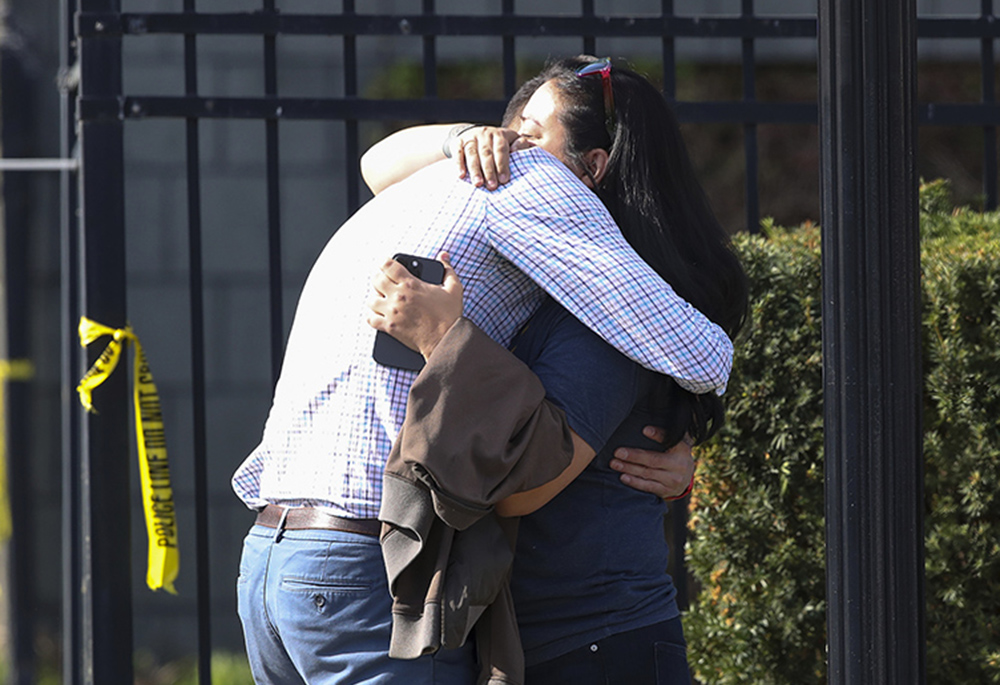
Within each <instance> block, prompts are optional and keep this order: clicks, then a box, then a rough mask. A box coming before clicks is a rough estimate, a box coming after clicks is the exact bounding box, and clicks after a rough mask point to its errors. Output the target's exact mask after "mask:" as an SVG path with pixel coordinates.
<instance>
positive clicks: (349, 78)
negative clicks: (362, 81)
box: [343, 0, 361, 214]
mask: <svg viewBox="0 0 1000 685" xmlns="http://www.w3.org/2000/svg"><path fill="white" fill-rule="evenodd" d="M343 13H344V15H345V16H350V15H352V14H354V0H344V7H343ZM343 40H344V97H345V98H356V97H357V96H358V46H357V37H356V36H353V35H350V34H346V33H345V34H344V39H343ZM344 136H345V142H346V147H347V155H346V157H345V159H346V165H347V168H346V169H345V170H344V171H345V173H344V177H345V178H346V179H347V208H348V211H349V212H350V213H351V214H353V213H354V212H355V211H356V210H357V208H358V207H359V206H360V205H361V185H360V181H359V180H358V173H359V172H358V159H359V158H360V157H361V154H360V152H361V151H360V149H359V148H360V145H359V144H358V120H357V119H346V120H345V121H344Z"/></svg>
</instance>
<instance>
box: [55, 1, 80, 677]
mask: <svg viewBox="0 0 1000 685" xmlns="http://www.w3.org/2000/svg"><path fill="white" fill-rule="evenodd" d="M74 6H75V1H74V0H61V2H60V11H61V12H60V16H61V26H60V47H59V64H60V67H61V69H62V72H61V75H60V84H59V85H60V93H59V107H60V115H61V117H60V122H61V123H62V130H61V131H60V134H59V150H60V156H61V157H62V158H63V159H68V158H69V157H70V156H71V155H72V154H73V149H74V147H75V142H76V108H75V107H74V101H75V92H74V91H75V89H76V87H77V86H76V84H74V83H72V81H71V78H70V74H71V73H73V72H72V71H71V66H72V64H73V62H74V61H75V54H76V51H75V50H74V49H73V47H72V46H73V44H74V35H73V11H74ZM75 181H76V179H75V178H72V177H71V176H70V173H69V172H68V171H63V172H61V173H60V178H59V193H60V217H59V235H60V237H59V299H60V309H61V317H62V324H61V327H60V332H61V334H62V339H61V341H60V346H59V348H60V349H59V351H60V355H61V357H62V364H61V369H60V381H61V382H60V386H61V388H62V393H61V397H60V409H61V414H62V510H61V512H60V519H61V521H62V530H61V536H62V652H63V654H62V676H63V680H62V681H63V682H64V683H67V685H76V684H77V683H81V682H83V659H82V655H83V649H82V647H83V643H82V641H81V635H80V629H81V627H82V625H83V608H82V602H81V597H80V587H81V586H82V584H83V568H82V566H81V562H82V558H83V557H82V553H81V548H82V545H83V530H82V529H81V527H80V516H79V512H80V511H81V505H80V478H79V474H80V473H81V472H82V470H81V461H80V451H81V435H82V431H81V428H80V422H81V416H80V403H79V402H78V401H77V398H76V393H75V392H73V385H74V384H75V383H76V382H77V381H78V380H79V379H80V376H81V375H82V369H81V364H80V354H79V349H80V346H79V345H78V344H77V343H76V339H75V338H76V324H77V320H78V319H79V318H80V292H79V281H80V273H79V260H80V248H79V233H78V231H77V211H76V210H77V208H78V206H79V205H78V203H77V187H76V183H75Z"/></svg>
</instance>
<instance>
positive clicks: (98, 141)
mask: <svg viewBox="0 0 1000 685" xmlns="http://www.w3.org/2000/svg"><path fill="white" fill-rule="evenodd" d="M78 6H79V8H80V10H81V11H84V12H102V13H107V14H108V15H109V16H113V15H115V14H119V13H120V12H121V6H120V3H119V1H118V0H79V5H78ZM99 24H100V25H99V27H98V35H96V36H93V37H83V36H80V35H79V32H78V35H77V48H78V50H79V53H78V54H79V63H80V89H79V98H80V101H86V99H87V98H90V97H103V98H119V97H121V94H122V68H121V67H122V62H121V57H122V55H121V51H122V39H121V35H115V34H114V28H115V27H114V26H113V25H104V24H101V23H100V22H99ZM81 111H82V109H81ZM122 124H123V120H122V117H113V118H107V119H101V118H98V119H91V120H88V119H83V120H81V121H80V125H79V140H80V174H79V182H80V195H79V201H80V250H81V260H82V264H81V273H80V278H81V292H80V295H81V297H82V307H81V313H82V314H83V315H84V316H87V317H89V318H91V319H93V320H95V321H97V322H99V323H102V324H105V325H107V326H113V327H115V328H118V327H123V326H125V324H126V315H125V303H126V297H125V198H124V185H125V182H124V170H123V165H124V154H123V135H122V134H123V125H122ZM94 346H95V347H98V346H100V344H99V343H98V344H95V345H94ZM100 351H101V350H99V349H98V350H93V351H90V352H89V353H88V358H89V360H91V361H92V360H93V359H95V358H96V357H97V355H98V354H99V353H100ZM128 372H129V366H128V364H125V365H124V366H123V368H121V369H119V370H118V371H117V372H115V373H114V374H112V375H111V377H110V378H109V379H108V381H107V382H105V383H104V385H102V386H101V387H100V388H98V389H97V390H96V392H95V394H94V401H95V405H96V407H97V408H98V410H99V411H100V413H99V414H88V415H87V416H86V418H85V419H84V420H83V421H82V426H81V428H82V440H81V448H82V450H81V462H82V469H81V479H80V504H81V508H80V524H81V527H82V531H83V536H84V539H83V545H82V550H81V551H82V557H83V558H82V570H83V579H82V581H83V582H82V587H81V590H82V612H81V613H82V618H83V625H82V626H81V643H82V649H83V658H82V666H83V681H84V682H85V683H88V684H90V683H95V684H99V685H103V684H104V683H131V682H132V680H133V672H132V577H131V568H130V560H131V552H130V547H131V545H130V540H131V525H130V516H129V514H130V512H129V483H130V479H129V462H130V459H129V434H130V430H129V428H130V427H129V395H128V383H127V376H128Z"/></svg>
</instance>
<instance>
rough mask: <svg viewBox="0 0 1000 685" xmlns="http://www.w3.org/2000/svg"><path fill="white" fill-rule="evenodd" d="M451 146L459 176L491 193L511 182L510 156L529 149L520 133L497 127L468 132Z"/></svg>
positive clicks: (479, 127)
mask: <svg viewBox="0 0 1000 685" xmlns="http://www.w3.org/2000/svg"><path fill="white" fill-rule="evenodd" d="M450 145H451V152H452V157H453V158H454V159H455V161H456V162H457V164H458V172H459V177H460V178H465V177H466V176H469V180H471V181H472V182H473V183H474V184H475V185H476V186H486V188H488V189H489V190H496V189H497V188H499V187H500V186H501V185H503V184H504V183H507V182H508V181H510V153H511V152H512V151H514V150H518V149H520V148H522V147H527V146H528V145H527V143H525V142H524V140H523V139H522V138H521V136H520V134H519V133H518V132H517V131H515V130H513V129H510V128H498V127H496V126H476V127H475V128H470V129H467V130H466V131H464V132H463V133H462V134H461V135H460V136H458V137H457V138H456V139H455V140H454V141H451V143H450Z"/></svg>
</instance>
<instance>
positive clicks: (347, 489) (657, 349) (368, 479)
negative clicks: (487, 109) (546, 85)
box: [233, 148, 733, 518]
mask: <svg viewBox="0 0 1000 685" xmlns="http://www.w3.org/2000/svg"><path fill="white" fill-rule="evenodd" d="M455 175H456V174H455V168H454V164H453V163H452V162H450V161H445V162H441V163H439V164H435V165H432V166H430V167H428V168H426V169H423V170H422V171H420V172H418V173H417V174H414V175H413V176H412V177H410V178H408V179H406V180H405V181H403V182H401V183H397V184H396V185H394V186H392V187H390V188H388V189H386V190H385V191H383V192H382V193H380V194H379V195H378V197H376V198H375V199H373V200H372V201H370V202H369V203H367V204H366V205H365V206H364V207H362V208H361V209H360V210H359V211H358V212H357V213H356V214H355V215H354V216H353V217H351V218H350V219H349V220H348V221H347V222H346V223H345V224H344V225H343V226H342V227H341V228H340V229H339V230H338V231H337V233H336V234H335V235H334V236H333V237H332V238H331V239H330V241H329V243H328V244H327V246H326V247H325V248H324V250H323V252H322V253H321V254H320V256H319V258H318V259H317V261H316V263H315V264H314V265H313V268H312V271H311V272H310V274H309V277H308V279H307V281H306V284H305V286H304V288H303V291H302V295H301V298H300V300H299V304H298V308H297V310H296V313H295V320H294V322H293V324H292V329H291V333H290V335H289V339H288V345H287V348H286V350H285V359H284V363H283V366H282V369H281V377H280V379H279V380H278V384H277V387H276V388H275V393H274V402H273V404H272V406H271V411H270V414H269V415H268V417H267V422H266V424H265V426H264V435H263V439H262V440H261V443H260V445H258V447H257V448H256V449H255V450H254V451H253V452H252V453H251V454H250V455H249V456H248V457H247V459H246V460H245V461H244V462H243V464H242V465H241V466H240V468H239V469H238V470H237V472H236V474H235V475H234V476H233V488H234V490H235V491H236V493H237V495H239V497H240V498H241V499H242V500H243V501H244V502H245V503H246V504H247V506H249V507H251V508H259V507H262V506H263V505H264V504H266V503H267V502H275V503H281V504H284V505H288V506H314V507H322V508H326V509H328V510H330V511H331V512H332V513H335V514H339V515H341V516H346V517H352V518H374V517H376V516H377V514H378V510H379V504H380V500H381V495H382V471H383V467H384V465H385V460H386V458H387V457H388V455H389V449H390V447H391V445H392V443H393V441H394V440H395V438H396V435H397V433H398V431H399V428H400V426H401V425H402V423H403V415H404V412H405V409H406V397H407V392H408V391H409V388H410V384H411V383H412V382H413V379H414V378H415V377H416V374H415V373H413V372H410V371H403V370H399V369H392V368H388V367H383V366H381V365H379V364H377V363H375V362H374V361H373V360H372V346H373V344H374V339H375V331H374V330H373V329H372V328H370V327H369V326H368V324H367V322H366V314H367V312H368V309H367V307H366V303H367V302H368V301H369V299H370V298H371V295H372V293H373V291H372V285H371V282H372V278H373V276H374V275H375V273H376V271H377V269H378V267H379V266H380V264H381V263H382V262H383V261H384V260H385V259H386V258H388V257H390V256H392V255H393V254H395V253H397V252H403V253H408V254H415V255H423V256H428V257H434V256H436V255H437V254H438V252H440V251H441V250H447V251H448V252H449V253H450V255H451V260H452V264H453V266H454V267H455V270H456V271H457V273H458V275H459V277H460V278H461V280H462V284H463V286H464V288H465V316H466V317H467V318H469V319H470V320H471V321H472V322H473V323H475V324H476V325H478V326H479V327H480V328H482V329H483V330H484V331H485V332H486V333H487V334H488V335H489V336H490V337H492V338H493V339H494V340H496V341H498V342H499V343H500V344H502V345H505V346H506V345H508V344H509V343H510V341H511V339H512V338H513V336H514V333H515V332H516V331H517V330H518V328H519V327H520V326H521V325H522V324H523V323H524V322H525V321H526V320H527V319H528V317H529V316H530V315H531V314H532V313H533V312H534V311H535V309H536V308H537V307H538V305H539V304H540V302H541V300H542V298H543V296H544V293H543V291H545V292H548V293H549V294H550V295H552V297H554V298H555V299H556V300H557V301H558V302H559V303H560V304H562V305H563V306H564V307H565V308H566V309H568V310H569V311H570V312H571V313H572V314H573V315H575V316H576V317H577V318H578V319H580V320H581V321H583V323H585V324H586V325H587V326H588V327H590V328H591V329H593V330H594V331H596V332H597V333H598V334H599V335H600V336H601V337H602V338H604V339H605V340H607V341H608V342H609V343H611V344H612V345H614V346H615V347H616V348H618V349H619V350H621V351H622V352H623V353H625V354H626V355H628V356H629V357H631V358H632V359H634V360H636V361H637V362H639V363H640V364H642V365H644V366H647V367H649V368H652V369H654V370H656V371H660V372H662V373H665V374H668V375H670V376H673V377H674V378H676V379H677V380H678V382H679V383H680V384H681V385H682V386H684V387H685V388H688V389H689V390H692V391H694V392H709V391H712V390H714V391H716V392H719V393H721V392H722V391H723V390H724V388H725V384H726V381H727V380H728V376H729V370H730V367H731V364H732V352H733V347H732V343H731V342H730V341H729V338H728V337H726V335H725V333H724V332H723V331H722V329H721V328H719V327H718V326H716V325H715V324H713V323H711V322H710V321H709V320H708V319H706V318H705V317H704V316H703V315H702V314H701V313H700V312H698V311H697V310H696V309H694V308H693V307H692V306H690V305H689V304H687V303H686V302H685V301H683V300H682V299H680V298H679V297H678V296H677V295H676V294H675V293H674V291H673V289H672V288H671V287H670V286H669V285H667V284H666V283H664V282H663V280H662V279H660V277H659V276H657V275H656V273H655V272H654V271H653V270H652V269H651V268H650V267H649V266H647V265H646V264H645V263H644V262H643V261H642V260H641V259H639V257H638V256H637V255H636V254H635V252H634V251H633V250H632V248H631V247H629V245H628V243H627V242H626V241H625V239H624V238H623V237H622V236H621V234H620V233H619V231H618V229H617V227H616V226H615V224H614V221H613V220H612V219H611V217H610V215H609V214H608V213H607V211H606V210H605V208H604V206H603V205H602V204H601V202H600V200H598V198H597V196H596V195H594V194H593V193H592V192H591V191H589V190H588V189H587V188H586V187H585V186H584V185H583V184H582V183H581V182H580V181H579V180H578V179H577V178H576V177H575V176H573V175H572V174H571V173H570V172H569V170H568V169H567V168H566V167H565V166H564V165H563V164H562V163H561V162H559V161H558V160H557V159H555V158H554V157H552V156H551V155H549V154H548V153H546V152H544V151H543V150H541V149H538V148H534V149H530V150H525V151H522V152H519V153H517V154H515V155H513V156H512V159H511V181H510V183H508V184H506V185H504V186H501V187H500V189H499V190H495V191H492V192H491V191H487V190H485V189H482V188H475V187H474V186H473V185H471V184H470V183H467V182H465V181H461V180H458V179H456V178H455Z"/></svg>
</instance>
